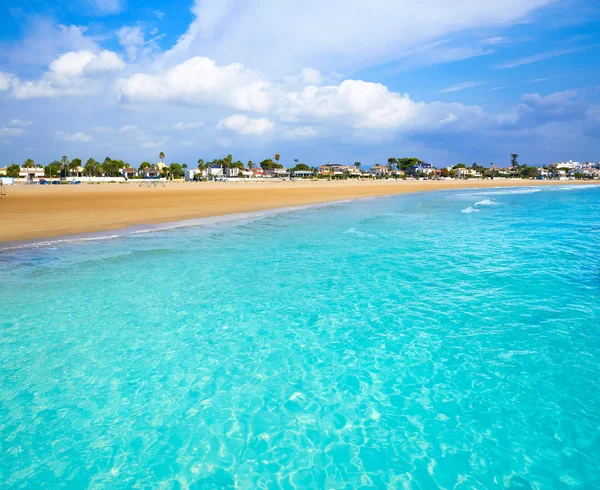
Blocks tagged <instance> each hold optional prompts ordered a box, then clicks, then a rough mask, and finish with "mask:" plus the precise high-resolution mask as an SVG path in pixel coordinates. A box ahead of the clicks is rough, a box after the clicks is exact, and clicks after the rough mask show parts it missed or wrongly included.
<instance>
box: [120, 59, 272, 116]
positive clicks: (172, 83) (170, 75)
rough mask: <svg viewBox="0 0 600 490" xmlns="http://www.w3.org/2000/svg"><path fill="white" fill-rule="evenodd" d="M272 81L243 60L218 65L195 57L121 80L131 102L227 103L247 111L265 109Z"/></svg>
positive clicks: (121, 84) (123, 95)
mask: <svg viewBox="0 0 600 490" xmlns="http://www.w3.org/2000/svg"><path fill="white" fill-rule="evenodd" d="M268 89H269V83H267V82H266V81H264V80H262V79H261V78H260V76H259V75H258V73H256V72H254V71H253V70H249V69H247V68H245V67H244V65H242V64H241V63H231V64H229V65H225V66H218V65H217V63H216V62H215V61H214V60H211V59H209V58H204V57H200V56H195V57H193V58H191V59H189V60H187V61H185V62H183V63H181V64H178V65H176V66H174V67H172V68H171V69H169V70H167V71H166V72H165V73H156V74H145V73H136V74H134V75H132V76H131V77H129V78H125V79H122V80H120V81H119V83H118V92H119V94H120V95H121V96H122V97H123V98H125V99H127V100H129V101H145V100H157V101H158V100H162V101H167V100H179V101H184V102H193V103H204V104H214V105H224V106H227V107H233V108H235V109H238V110H244V111H265V110H266V109H267V108H268V106H269V99H268V93H267V91H268Z"/></svg>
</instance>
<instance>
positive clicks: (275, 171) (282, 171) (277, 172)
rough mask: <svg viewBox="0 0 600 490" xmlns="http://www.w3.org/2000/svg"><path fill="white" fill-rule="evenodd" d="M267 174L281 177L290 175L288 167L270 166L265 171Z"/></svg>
mask: <svg viewBox="0 0 600 490" xmlns="http://www.w3.org/2000/svg"><path fill="white" fill-rule="evenodd" d="M265 174H267V175H269V176H270V177H272V178H281V177H286V176H288V175H289V172H288V169H287V168H270V169H268V170H266V171H265Z"/></svg>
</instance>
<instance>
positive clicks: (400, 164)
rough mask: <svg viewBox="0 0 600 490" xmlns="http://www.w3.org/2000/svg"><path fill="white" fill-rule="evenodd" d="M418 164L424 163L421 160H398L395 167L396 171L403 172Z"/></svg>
mask: <svg viewBox="0 0 600 490" xmlns="http://www.w3.org/2000/svg"><path fill="white" fill-rule="evenodd" d="M419 163H424V162H423V160H420V159H419V158H415V157H410V158H398V159H397V162H396V167H397V168H398V170H404V171H405V172H406V171H407V170H408V169H409V168H410V167H414V166H415V165H418V164H419Z"/></svg>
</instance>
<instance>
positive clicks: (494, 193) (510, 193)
mask: <svg viewBox="0 0 600 490" xmlns="http://www.w3.org/2000/svg"><path fill="white" fill-rule="evenodd" d="M541 191H542V189H537V188H536V189H533V188H531V187H527V188H525V189H506V190H499V191H487V192H477V194H476V195H477V196H514V195H518V194H533V193H535V192H541Z"/></svg>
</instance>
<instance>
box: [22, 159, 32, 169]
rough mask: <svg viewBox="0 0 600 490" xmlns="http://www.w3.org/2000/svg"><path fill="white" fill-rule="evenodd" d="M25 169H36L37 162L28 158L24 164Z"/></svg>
mask: <svg viewBox="0 0 600 490" xmlns="http://www.w3.org/2000/svg"><path fill="white" fill-rule="evenodd" d="M23 167H25V168H32V167H35V162H34V161H33V160H32V159H31V158H28V159H27V160H25V162H24V163H23Z"/></svg>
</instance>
